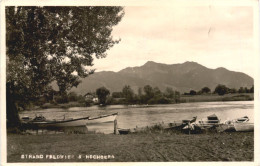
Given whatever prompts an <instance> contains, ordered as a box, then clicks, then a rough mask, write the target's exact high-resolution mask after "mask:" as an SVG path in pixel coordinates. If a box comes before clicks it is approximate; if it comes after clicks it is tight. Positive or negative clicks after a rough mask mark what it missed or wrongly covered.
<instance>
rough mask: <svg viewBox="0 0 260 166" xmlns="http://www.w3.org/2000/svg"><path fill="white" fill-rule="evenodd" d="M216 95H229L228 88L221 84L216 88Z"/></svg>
mask: <svg viewBox="0 0 260 166" xmlns="http://www.w3.org/2000/svg"><path fill="white" fill-rule="evenodd" d="M214 92H215V93H217V94H218V95H224V94H226V93H228V88H227V87H226V85H221V84H219V85H218V86H217V87H216V88H215V91H214Z"/></svg>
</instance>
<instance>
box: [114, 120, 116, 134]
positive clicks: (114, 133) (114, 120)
mask: <svg viewBox="0 0 260 166" xmlns="http://www.w3.org/2000/svg"><path fill="white" fill-rule="evenodd" d="M114 134H117V120H116V119H115V120H114Z"/></svg>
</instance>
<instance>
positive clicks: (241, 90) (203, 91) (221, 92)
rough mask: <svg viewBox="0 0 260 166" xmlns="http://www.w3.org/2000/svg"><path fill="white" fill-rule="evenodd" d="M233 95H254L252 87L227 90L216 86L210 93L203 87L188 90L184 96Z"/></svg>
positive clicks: (209, 90)
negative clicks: (197, 89)
mask: <svg viewBox="0 0 260 166" xmlns="http://www.w3.org/2000/svg"><path fill="white" fill-rule="evenodd" d="M234 93H254V85H253V86H252V87H251V88H247V87H240V88H239V89H236V88H228V87H227V86H226V85H222V84H219V85H217V86H216V88H215V90H214V91H213V92H212V91H211V89H210V88H208V87H204V88H202V89H201V90H199V91H195V90H190V92H188V93H187V92H185V93H184V95H201V94H218V95H225V94H234Z"/></svg>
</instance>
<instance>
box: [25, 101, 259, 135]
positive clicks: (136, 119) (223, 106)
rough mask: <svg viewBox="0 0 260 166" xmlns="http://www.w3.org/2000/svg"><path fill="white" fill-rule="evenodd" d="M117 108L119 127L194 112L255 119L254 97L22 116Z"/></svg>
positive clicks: (57, 113) (83, 110) (70, 113)
mask: <svg viewBox="0 0 260 166" xmlns="http://www.w3.org/2000/svg"><path fill="white" fill-rule="evenodd" d="M115 112H118V113H119V115H118V116H117V123H118V127H119V128H135V127H136V126H138V127H145V126H149V125H154V124H158V123H162V122H164V123H172V122H174V121H181V120H183V119H192V117H194V116H197V119H202V118H205V117H207V116H208V115H211V114H216V115H217V116H218V117H219V119H220V120H221V121H225V120H227V119H235V118H239V117H243V116H248V117H249V119H250V122H254V101H235V102H198V103H181V104H167V105H129V106H124V105H111V106H106V107H99V106H92V107H73V108H69V109H60V108H51V109H41V110H30V111H23V112H21V113H20V116H29V117H32V118H33V117H35V115H36V114H37V115H40V114H41V115H43V116H45V117H46V118H47V119H61V118H63V116H64V115H65V117H66V118H79V117H83V116H99V115H103V114H111V113H115ZM104 131H106V129H104ZM107 132H108V131H106V133H107ZM112 132H113V131H111V133H112Z"/></svg>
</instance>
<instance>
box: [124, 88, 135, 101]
mask: <svg viewBox="0 0 260 166" xmlns="http://www.w3.org/2000/svg"><path fill="white" fill-rule="evenodd" d="M122 97H124V98H125V99H126V100H127V101H129V102H132V101H133V98H134V91H133V90H132V89H131V87H130V86H129V85H125V86H124V88H123V89H122Z"/></svg>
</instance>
